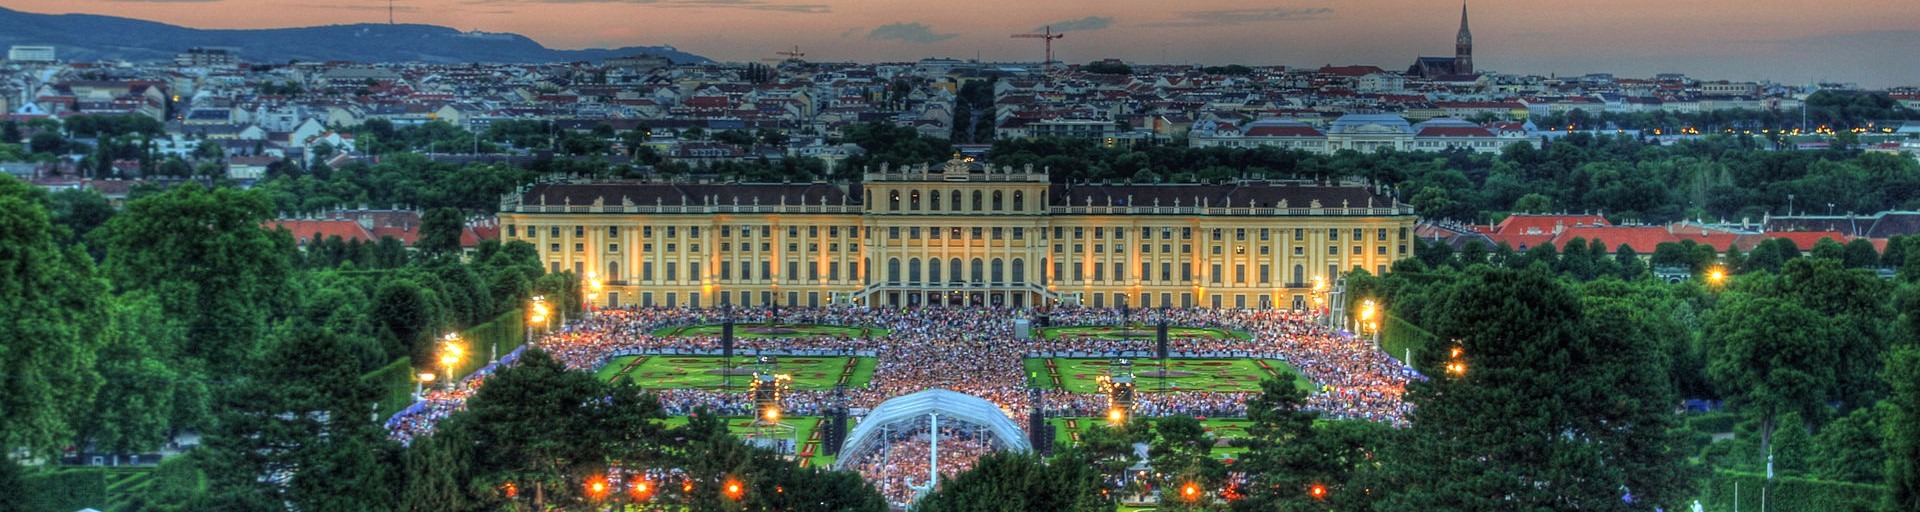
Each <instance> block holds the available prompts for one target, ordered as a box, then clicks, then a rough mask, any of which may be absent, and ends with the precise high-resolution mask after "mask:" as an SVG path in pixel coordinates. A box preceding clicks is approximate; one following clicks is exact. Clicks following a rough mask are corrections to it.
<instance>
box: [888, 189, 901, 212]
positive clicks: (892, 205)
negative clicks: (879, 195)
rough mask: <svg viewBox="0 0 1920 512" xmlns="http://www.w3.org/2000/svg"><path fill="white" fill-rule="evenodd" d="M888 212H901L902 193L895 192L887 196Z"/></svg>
mask: <svg viewBox="0 0 1920 512" xmlns="http://www.w3.org/2000/svg"><path fill="white" fill-rule="evenodd" d="M887 211H890V212H897V211H900V191H898V190H895V191H893V192H892V193H889V194H888V195H887Z"/></svg>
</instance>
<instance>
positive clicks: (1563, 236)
mask: <svg viewBox="0 0 1920 512" xmlns="http://www.w3.org/2000/svg"><path fill="white" fill-rule="evenodd" d="M1575 238H1584V239H1586V241H1587V243H1589V244H1591V243H1593V241H1595V240H1599V241H1600V242H1602V244H1603V245H1605V246H1606V252H1607V253H1609V254H1611V253H1613V251H1614V249H1617V248H1619V247H1620V246H1621V245H1622V244H1625V245H1626V246H1627V247H1632V248H1633V252H1636V253H1640V254H1652V253H1653V250H1654V248H1656V247H1658V246H1659V245H1660V244H1662V243H1666V242H1678V241H1680V237H1678V236H1675V235H1674V234H1673V233H1669V232H1667V228H1664V227H1659V226H1630V227H1581V228H1567V229H1566V230H1564V231H1561V232H1560V234H1559V235H1557V236H1555V237H1553V245H1554V246H1556V247H1561V248H1565V247H1566V246H1567V242H1571V241H1573V239H1575ZM1694 238H1698V237H1694ZM1696 241H1697V240H1696ZM1589 250H1591V249H1589Z"/></svg>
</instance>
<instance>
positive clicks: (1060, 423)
mask: <svg viewBox="0 0 1920 512" xmlns="http://www.w3.org/2000/svg"><path fill="white" fill-rule="evenodd" d="M1152 422H1153V420H1151V419H1149V420H1148V423H1152ZM1047 423H1049V424H1052V425H1053V436H1054V437H1053V442H1054V446H1055V447H1067V446H1072V445H1073V443H1074V440H1073V435H1074V434H1083V435H1084V434H1085V433H1086V432H1087V431H1088V430H1092V429H1093V427H1095V426H1098V425H1105V424H1106V420H1105V419H1103V418H1053V419H1049V420H1047ZM1250 423H1251V422H1249V421H1247V420H1244V419H1238V418H1233V419H1205V420H1200V425H1201V426H1203V427H1206V429H1207V431H1208V433H1210V434H1212V435H1213V437H1215V438H1218V439H1233V438H1237V437H1247V425H1249V424H1250ZM1246 451H1247V449H1246V448H1239V447H1233V446H1217V445H1216V446H1214V447H1213V456H1214V457H1215V458H1224V457H1228V456H1238V455H1239V454H1242V453H1246Z"/></svg>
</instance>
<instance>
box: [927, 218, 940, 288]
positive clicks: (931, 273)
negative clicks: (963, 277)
mask: <svg viewBox="0 0 1920 512" xmlns="http://www.w3.org/2000/svg"><path fill="white" fill-rule="evenodd" d="M934 204H940V203H934ZM927 282H929V283H934V284H939V283H940V258H934V259H930V260H927Z"/></svg>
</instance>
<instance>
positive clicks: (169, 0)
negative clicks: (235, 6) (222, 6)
mask: <svg viewBox="0 0 1920 512" xmlns="http://www.w3.org/2000/svg"><path fill="white" fill-rule="evenodd" d="M108 1H110V2H120V3H128V4H135V3H139V4H207V3H213V2H224V1H226V0H108Z"/></svg>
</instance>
